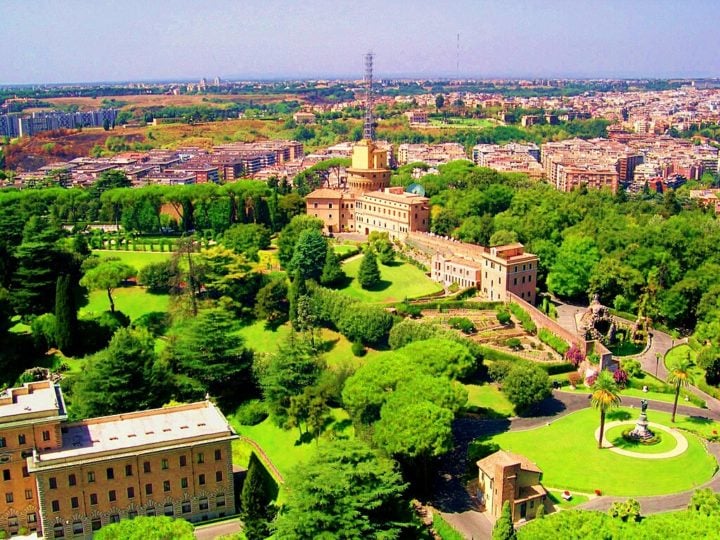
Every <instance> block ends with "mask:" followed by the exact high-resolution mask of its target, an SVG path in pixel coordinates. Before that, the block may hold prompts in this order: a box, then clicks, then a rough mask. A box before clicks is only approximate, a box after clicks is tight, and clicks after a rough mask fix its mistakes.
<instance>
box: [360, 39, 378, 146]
mask: <svg viewBox="0 0 720 540" xmlns="http://www.w3.org/2000/svg"><path fill="white" fill-rule="evenodd" d="M374 56H375V55H374V54H373V53H372V52H369V53H367V54H366V55H365V125H364V126H363V137H364V138H365V139H367V140H369V141H372V140H374V139H375V129H374V128H373V113H372V99H373V94H372V85H373V57H374Z"/></svg>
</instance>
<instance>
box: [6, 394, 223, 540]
mask: <svg viewBox="0 0 720 540" xmlns="http://www.w3.org/2000/svg"><path fill="white" fill-rule="evenodd" d="M0 433H1V435H0V446H2V448H0V469H1V470H2V480H3V482H2V488H3V491H4V494H3V495H2V499H0V530H6V531H8V532H9V533H10V534H17V533H18V532H19V530H20V528H27V529H28V530H30V531H37V532H38V534H42V535H43V536H44V537H45V538H91V537H92V534H93V531H97V530H98V529H100V528H101V527H103V526H105V525H107V524H109V523H114V522H117V521H119V520H121V519H132V518H134V517H136V516H138V515H147V516H154V515H165V516H173V517H182V518H184V519H187V520H188V521H193V522H195V521H204V520H207V519H212V518H216V517H222V516H224V515H230V514H233V513H234V512H235V510H234V505H235V492H234V485H233V474H232V461H231V456H232V451H231V447H230V444H231V441H232V440H234V439H236V438H237V435H236V434H235V433H234V431H233V430H232V428H231V427H230V426H229V425H228V423H227V420H226V419H225V418H224V417H223V415H222V413H221V412H220V411H219V410H218V409H217V408H216V407H215V406H214V405H213V404H212V403H210V402H208V401H205V402H200V403H192V404H188V405H181V406H177V407H169V408H164V409H155V410H149V411H140V412H132V413H125V414H119V415H113V416H107V417H102V418H91V419H88V420H83V421H80V422H72V423H68V422H67V414H66V411H65V404H64V401H63V397H62V393H61V391H60V388H59V387H58V386H57V385H55V384H53V383H51V382H49V381H42V382H34V383H27V384H25V385H24V386H23V387H21V388H11V389H9V390H7V391H6V392H5V393H4V394H2V395H1V396H0Z"/></svg>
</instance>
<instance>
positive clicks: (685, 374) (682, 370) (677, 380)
mask: <svg viewBox="0 0 720 540" xmlns="http://www.w3.org/2000/svg"><path fill="white" fill-rule="evenodd" d="M691 368H692V363H691V362H690V356H689V354H687V353H686V354H685V356H683V357H681V358H678V359H677V360H676V362H675V364H674V365H672V366H670V369H669V370H668V376H667V382H668V384H671V385H673V386H674V387H675V399H674V400H673V412H672V418H671V421H672V422H675V413H676V412H677V403H678V398H679V397H680V389H681V388H683V387H687V386H688V385H690V384H692V383H693V378H694V377H693V374H692V371H691Z"/></svg>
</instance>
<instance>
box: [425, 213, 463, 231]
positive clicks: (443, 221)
mask: <svg viewBox="0 0 720 540" xmlns="http://www.w3.org/2000/svg"><path fill="white" fill-rule="evenodd" d="M459 225H460V218H458V217H457V215H456V214H455V212H454V211H452V210H451V209H449V208H440V210H439V211H438V212H437V213H435V214H433V216H432V226H431V230H432V232H434V233H435V234H439V235H440V236H450V235H451V234H452V233H453V231H454V230H455V229H456V228H457V227H458V226H459Z"/></svg>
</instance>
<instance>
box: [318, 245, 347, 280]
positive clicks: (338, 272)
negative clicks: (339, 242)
mask: <svg viewBox="0 0 720 540" xmlns="http://www.w3.org/2000/svg"><path fill="white" fill-rule="evenodd" d="M343 279H345V272H344V271H343V269H342V267H341V266H340V261H339V260H338V257H337V255H336V254H335V250H334V249H333V248H332V246H328V248H327V253H326V254H325V265H324V266H323V270H322V276H320V283H322V284H323V285H335V284H337V283H339V282H340V281H342V280H343Z"/></svg>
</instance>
